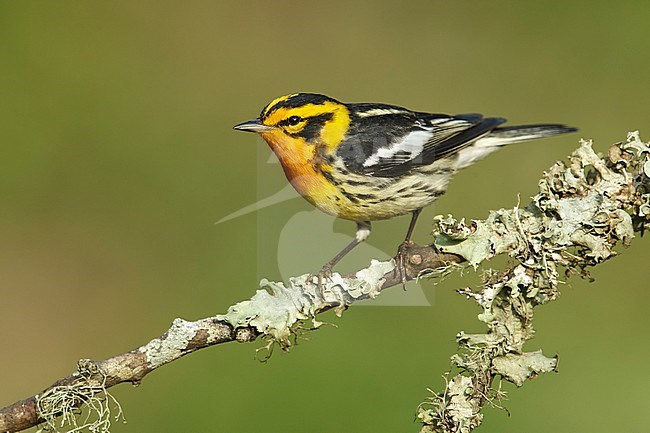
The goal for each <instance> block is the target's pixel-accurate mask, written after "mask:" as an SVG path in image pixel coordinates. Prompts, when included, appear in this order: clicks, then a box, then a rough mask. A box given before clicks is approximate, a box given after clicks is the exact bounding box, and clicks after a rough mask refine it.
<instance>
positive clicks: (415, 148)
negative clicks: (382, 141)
mask: <svg viewBox="0 0 650 433" xmlns="http://www.w3.org/2000/svg"><path fill="white" fill-rule="evenodd" d="M431 135H432V133H431V129H422V130H419V131H413V132H410V133H408V134H407V135H405V136H404V137H402V139H401V140H400V141H396V142H395V143H392V144H390V145H389V146H387V147H382V148H380V149H377V150H376V151H375V152H374V153H373V154H372V155H370V156H369V157H368V159H366V160H365V161H364V162H363V166H364V167H372V166H373V165H377V164H378V163H380V162H381V161H382V160H386V159H388V160H391V161H392V162H396V163H403V162H406V161H411V160H412V159H414V158H416V157H417V156H418V155H420V154H421V153H422V151H423V150H424V145H425V144H427V142H428V141H429V139H430V138H431Z"/></svg>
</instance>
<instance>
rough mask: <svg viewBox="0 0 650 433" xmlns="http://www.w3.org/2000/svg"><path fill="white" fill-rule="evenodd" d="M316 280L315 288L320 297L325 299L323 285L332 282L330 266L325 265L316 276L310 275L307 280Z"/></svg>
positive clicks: (329, 264) (328, 264)
mask: <svg viewBox="0 0 650 433" xmlns="http://www.w3.org/2000/svg"><path fill="white" fill-rule="evenodd" d="M314 277H315V278H316V288H317V289H318V293H319V294H320V296H321V297H322V298H323V299H325V283H326V282H328V281H332V264H331V263H326V264H325V265H324V266H323V267H322V268H321V270H320V271H319V272H318V273H317V274H315V275H314V274H311V275H310V276H309V280H310V281H312V280H313V279H314Z"/></svg>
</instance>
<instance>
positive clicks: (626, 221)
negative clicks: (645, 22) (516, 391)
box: [0, 134, 650, 432]
mask: <svg viewBox="0 0 650 433" xmlns="http://www.w3.org/2000/svg"><path fill="white" fill-rule="evenodd" d="M649 154H650V149H649V148H648V146H647V145H646V144H644V143H642V142H641V141H640V139H639V137H638V135H636V134H631V135H630V136H629V137H628V141H627V142H626V143H619V144H616V145H613V146H612V147H611V149H610V151H609V154H608V156H607V157H606V158H605V159H601V158H599V157H598V156H597V155H596V154H595V153H594V152H593V150H592V149H591V144H590V143H587V142H583V143H582V144H581V147H580V148H579V149H578V150H576V151H575V152H574V153H573V154H572V155H571V159H570V163H569V164H563V163H557V164H556V165H554V166H553V167H552V168H551V170H550V171H549V172H548V173H546V174H545V176H544V178H543V179H542V180H541V181H540V193H539V194H537V195H536V196H535V197H534V198H533V201H532V202H531V203H530V204H529V205H527V206H526V207H524V208H520V207H515V208H514V209H509V210H504V209H501V210H499V211H495V212H492V213H491V214H490V216H489V217H488V218H487V219H486V220H484V221H472V222H470V223H466V222H465V221H462V220H461V221H457V220H455V219H454V218H452V217H447V218H440V217H439V218H437V219H436V223H435V226H436V229H435V232H434V236H435V242H434V244H432V245H427V246H418V245H412V246H411V247H409V248H408V249H407V252H406V261H405V267H406V269H405V273H406V276H407V279H413V278H416V277H419V276H426V275H439V274H441V273H442V272H444V270H448V269H450V268H453V267H459V266H458V265H459V264H462V265H463V266H470V265H471V266H474V267H476V266H478V265H479V264H480V263H483V262H484V261H486V260H488V259H490V258H491V257H494V256H495V255H498V254H508V255H510V256H511V257H513V258H514V259H516V261H517V263H516V264H515V265H513V266H512V267H511V268H509V269H506V270H504V271H493V270H489V271H486V281H485V284H484V286H483V287H482V288H481V290H478V291H473V290H470V289H463V290H460V291H459V292H460V293H461V294H463V295H465V296H467V297H468V298H470V299H473V300H475V301H476V302H477V303H478V304H479V306H480V307H481V308H482V312H481V314H480V315H479V319H480V320H481V321H483V322H484V323H486V325H487V332H486V333H485V334H466V333H463V332H461V333H460V334H458V343H459V347H460V349H459V352H458V353H457V354H455V355H454V356H453V357H452V363H453V365H454V366H456V367H457V369H458V373H457V374H456V375H455V376H453V377H447V378H446V379H447V386H446V389H445V390H444V391H443V392H440V393H435V392H433V393H432V396H431V397H430V398H429V399H428V400H427V401H426V402H425V403H423V404H422V405H421V406H420V408H419V409H418V417H419V418H420V420H421V421H422V423H423V428H422V431H423V432H469V431H471V430H472V429H473V428H474V427H476V426H478V425H479V424H480V423H481V421H482V414H481V409H482V407H483V406H484V405H485V404H486V403H487V404H495V403H498V399H499V398H500V397H501V395H502V394H501V393H500V391H498V390H495V389H493V382H494V381H495V379H497V378H502V379H505V380H508V381H510V382H513V383H515V384H517V385H522V384H523V383H524V382H525V381H526V380H527V379H529V378H532V377H534V376H535V375H537V374H539V373H543V372H547V371H552V370H553V369H554V368H555V366H556V363H557V360H556V359H555V358H552V357H546V356H545V355H543V354H542V353H541V352H540V351H538V352H530V353H527V352H525V351H524V350H523V345H524V343H525V342H526V341H527V340H529V339H530V338H532V336H533V328H532V319H533V310H534V308H535V307H536V306H538V305H541V304H543V303H546V302H548V301H550V300H553V299H555V298H556V297H557V295H558V283H559V282H560V276H559V275H560V274H559V269H560V268H564V269H566V270H567V271H568V272H569V273H576V274H580V275H585V274H586V272H587V268H588V267H589V266H593V265H595V264H598V263H600V262H602V261H604V260H606V259H607V258H609V257H611V256H613V255H614V254H615V253H614V251H613V247H614V245H616V244H617V243H618V242H622V243H623V244H627V243H629V242H630V240H631V239H632V238H633V237H634V231H635V230H640V229H642V228H643V227H645V226H646V225H647V224H648V215H649V214H650V194H649V193H648V191H650V184H649V176H650V163H648V155H649ZM400 283H401V277H400V274H399V273H398V272H397V271H396V269H395V261H394V260H390V261H387V262H379V261H374V260H373V261H372V263H371V265H370V266H369V267H367V268H365V269H362V270H359V271H357V272H355V273H352V274H350V275H346V276H341V275H339V274H334V275H333V276H332V278H331V280H329V281H325V282H324V284H323V285H322V286H319V285H318V281H317V279H316V278H315V277H313V276H311V275H309V274H306V275H302V276H300V277H296V278H292V279H290V281H289V282H288V283H287V284H283V283H275V282H270V281H267V280H262V282H261V289H260V290H258V291H257V292H256V294H255V295H254V296H253V297H252V298H251V299H250V300H246V301H243V302H240V303H238V304H236V305H233V306H232V307H230V308H229V309H228V311H227V312H226V314H223V315H218V316H215V317H211V318H206V319H201V320H197V321H194V322H190V321H185V320H182V319H176V320H175V321H174V322H173V324H172V326H171V327H170V329H169V330H168V331H167V332H165V334H163V335H162V336H161V337H159V338H156V339H153V340H151V341H150V342H149V343H147V344H145V345H143V346H141V347H139V348H137V349H134V350H132V351H130V352H126V353H123V354H121V355H117V356H115V357H112V358H109V359H106V360H103V361H90V360H81V361H80V362H79V363H78V366H77V370H76V371H75V372H74V373H73V374H71V375H70V376H68V377H66V378H63V379H61V380H58V381H57V382H55V383H54V384H53V385H52V386H50V387H48V388H46V389H45V390H44V391H43V392H41V393H39V394H37V395H34V396H32V397H29V398H27V399H25V400H23V401H20V402H17V403H14V404H12V405H10V406H7V407H5V408H3V409H0V432H5V431H8V432H16V431H20V430H24V429H26V428H28V427H31V426H34V425H37V424H39V423H45V424H44V425H45V427H46V428H49V429H53V428H57V429H64V428H66V427H67V428H69V429H78V428H80V427H87V428H88V429H89V430H92V431H98V432H107V431H108V429H109V428H110V420H111V419H112V418H111V414H110V407H111V403H113V406H117V414H118V415H119V414H120V413H121V412H120V409H119V405H117V403H116V402H114V401H113V400H112V398H111V396H110V394H108V392H107V391H106V389H107V388H110V387H111V386H114V385H116V384H118V383H122V382H132V383H139V382H140V380H142V378H143V377H144V376H146V375H147V374H148V373H150V372H151V371H153V370H155V369H157V368H158V367H160V366H162V365H164V364H166V363H169V362H172V361H174V360H176V359H178V358H180V357H182V356H184V355H186V354H188V353H192V352H194V351H196V350H198V349H201V348H204V347H208V346H212V345H215V344H220V343H225V342H230V341H240V342H248V341H253V340H255V339H256V338H257V337H259V336H263V337H264V338H266V339H267V340H268V344H267V346H266V347H268V348H271V347H272V346H273V345H275V344H277V345H279V346H280V347H281V348H283V349H288V348H289V347H290V346H291V345H292V343H293V338H294V337H295V336H296V335H298V333H299V332H305V331H306V330H305V329H302V330H301V328H302V327H303V324H304V322H305V321H308V320H310V321H311V322H312V323H313V327H314V328H317V327H318V326H319V325H320V322H319V321H318V319H317V315H318V314H319V313H321V312H323V311H327V310H330V309H335V311H336V312H337V313H338V314H340V313H341V312H342V311H344V310H345V308H347V307H348V306H350V305H352V304H353V303H354V302H356V301H358V300H362V299H369V298H374V297H376V296H377V295H379V294H380V292H381V290H383V289H385V288H388V287H391V286H394V285H398V284H400ZM80 407H82V408H83V409H84V410H86V411H89V412H90V413H91V415H93V416H91V417H90V418H85V419H84V422H82V423H78V422H77V420H76V418H74V417H73V416H71V415H72V412H74V411H76V410H77V409H78V408H80ZM57 417H58V420H59V422H58V423H55V422H54V420H56V419H57ZM61 420H62V421H63V423H62V422H61ZM88 420H91V421H88Z"/></svg>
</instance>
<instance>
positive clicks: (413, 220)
mask: <svg viewBox="0 0 650 433" xmlns="http://www.w3.org/2000/svg"><path fill="white" fill-rule="evenodd" d="M420 212H422V209H417V210H414V211H413V212H412V216H411V223H410V224H409V229H408V231H407V232H406V238H405V239H404V242H402V243H401V244H400V246H399V248H398V249H397V262H398V263H397V270H398V272H399V274H400V278H401V280H402V287H403V288H404V290H406V268H405V267H404V256H405V249H406V247H408V246H409V245H411V244H412V243H413V242H411V235H412V234H413V230H414V229H415V223H417V221H418V217H419V216H420Z"/></svg>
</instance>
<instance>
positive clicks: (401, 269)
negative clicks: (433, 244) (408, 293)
mask: <svg viewBox="0 0 650 433" xmlns="http://www.w3.org/2000/svg"><path fill="white" fill-rule="evenodd" d="M412 245H413V241H410V240H405V241H404V242H402V243H401V244H400V246H399V247H398V248H397V272H398V273H399V277H400V280H401V281H402V288H403V289H404V290H406V267H405V266H404V263H405V261H406V259H407V251H408V249H409V247H411V246H412Z"/></svg>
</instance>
